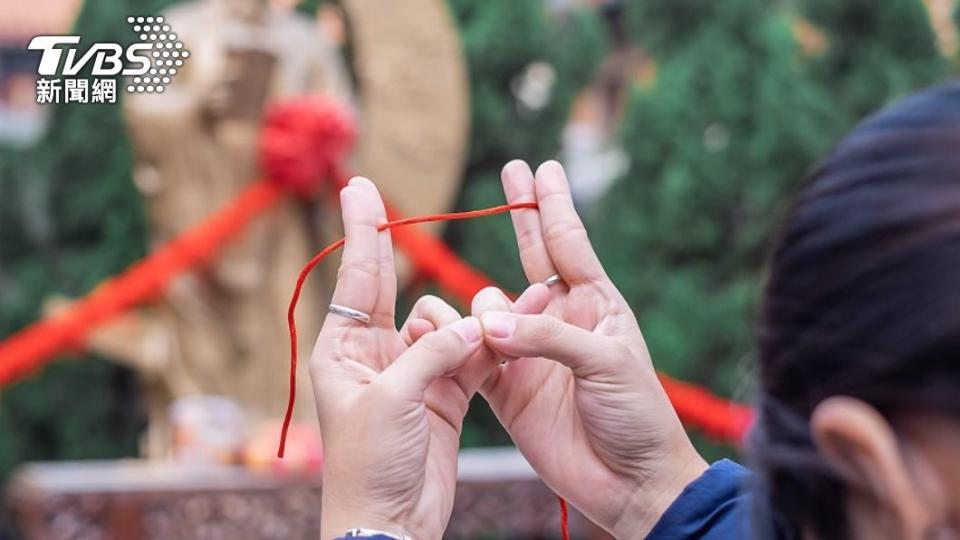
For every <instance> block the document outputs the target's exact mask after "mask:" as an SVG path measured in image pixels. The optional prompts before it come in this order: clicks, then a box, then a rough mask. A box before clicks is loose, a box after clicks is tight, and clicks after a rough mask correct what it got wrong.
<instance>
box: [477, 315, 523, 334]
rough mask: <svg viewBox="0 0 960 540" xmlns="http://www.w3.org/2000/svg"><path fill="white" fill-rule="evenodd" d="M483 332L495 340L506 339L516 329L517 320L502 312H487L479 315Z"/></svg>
mask: <svg viewBox="0 0 960 540" xmlns="http://www.w3.org/2000/svg"><path fill="white" fill-rule="evenodd" d="M481 319H482V320H483V330H484V332H486V333H487V335H489V336H491V337H495V338H508V337H510V336H512V335H513V331H514V330H515V329H516V328H517V318H516V317H514V316H513V315H510V314H509V313H506V312H503V311H488V312H487V313H484V314H483V315H481Z"/></svg>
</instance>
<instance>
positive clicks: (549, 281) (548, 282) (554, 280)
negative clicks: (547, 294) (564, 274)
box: [543, 274, 563, 287]
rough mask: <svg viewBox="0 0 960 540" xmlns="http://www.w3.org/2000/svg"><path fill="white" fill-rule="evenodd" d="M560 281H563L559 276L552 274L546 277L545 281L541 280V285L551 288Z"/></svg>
mask: <svg viewBox="0 0 960 540" xmlns="http://www.w3.org/2000/svg"><path fill="white" fill-rule="evenodd" d="M561 281H563V279H561V278H560V274H554V275H552V276H550V277H548V278H547V279H545V280H543V284H544V285H546V286H547V287H552V286H554V285H556V284H557V283H560V282H561Z"/></svg>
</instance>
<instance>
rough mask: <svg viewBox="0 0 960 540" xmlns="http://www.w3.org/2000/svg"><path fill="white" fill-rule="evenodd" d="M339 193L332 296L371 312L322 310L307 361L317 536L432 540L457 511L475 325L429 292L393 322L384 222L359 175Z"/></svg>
mask: <svg viewBox="0 0 960 540" xmlns="http://www.w3.org/2000/svg"><path fill="white" fill-rule="evenodd" d="M340 202H341V207H342V211H343V224H344V229H345V231H346V244H345V246H344V250H343V258H342V262H341V266H340V272H339V274H338V279H337V285H336V289H335V291H334V294H333V303H335V304H339V305H342V306H346V307H350V308H353V309H356V310H359V311H362V312H364V313H368V314H370V316H371V321H370V323H369V324H363V323H361V322H358V321H355V320H353V319H350V318H347V317H343V316H341V315H337V314H334V313H330V314H328V315H327V318H326V320H325V322H324V324H323V328H322V330H321V331H320V336H319V338H318V339H317V343H316V347H315V349H314V352H313V355H312V357H311V359H310V373H311V377H312V379H313V387H314V392H315V394H316V400H317V409H318V412H319V418H320V429H321V434H322V436H323V442H324V453H325V457H326V467H325V469H324V472H323V501H322V512H321V514H322V515H321V535H322V537H323V538H333V537H334V536H337V535H340V534H342V533H344V532H346V531H347V530H348V529H351V528H355V527H364V528H370V529H379V530H382V531H385V532H389V533H393V534H398V535H401V534H407V535H411V536H413V537H414V538H417V539H425V538H440V537H441V536H442V533H443V530H444V528H445V527H446V524H447V521H448V520H449V519H450V512H451V511H452V509H453V495H454V489H455V487H456V475H457V449H458V446H459V444H458V443H459V436H460V429H461V426H462V421H463V416H464V414H465V413H466V410H467V404H468V401H469V397H470V396H471V395H472V394H473V393H474V391H475V390H476V388H477V387H478V386H479V385H480V383H481V382H482V381H483V376H485V375H486V373H488V372H489V368H488V367H483V369H480V367H473V368H472V367H471V365H470V364H469V362H468V359H470V358H471V356H474V353H475V352H477V351H478V349H480V348H481V345H482V330H481V328H480V324H479V321H477V319H475V318H473V317H468V318H465V319H461V318H460V315H459V314H457V312H456V311H455V310H454V309H453V308H451V307H450V306H447V305H446V304H444V303H443V302H442V301H440V300H439V299H436V298H432V297H427V298H424V299H421V301H420V302H418V303H417V305H416V307H415V308H414V310H413V313H412V315H411V318H410V319H409V321H408V322H407V324H406V325H405V326H404V328H403V330H402V331H401V332H398V331H397V329H396V325H395V322H394V306H395V303H396V289H397V282H396V276H395V270H394V261H393V247H392V244H391V241H390V233H389V231H384V232H377V225H378V224H380V223H383V222H385V221H386V212H385V211H384V207H383V202H382V201H381V200H380V196H379V194H378V192H377V189H376V187H375V186H374V185H373V183H371V182H370V181H369V180H366V179H363V178H354V179H353V180H351V181H350V184H349V185H348V186H347V187H346V188H344V189H343V190H342V191H341V192H340ZM414 341H416V343H413V342H414ZM411 344H412V345H411ZM476 358H480V356H479V355H477V356H476ZM487 360H488V361H489V358H488V359H487ZM476 361H477V360H474V362H476ZM458 368H462V369H460V370H459V371H458V372H457V374H456V375H454V376H446V375H448V374H451V373H453V372H454V371H455V370H457V369H458ZM470 374H472V375H470ZM478 374H480V375H478Z"/></svg>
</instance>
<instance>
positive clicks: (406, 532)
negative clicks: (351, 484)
mask: <svg viewBox="0 0 960 540" xmlns="http://www.w3.org/2000/svg"><path fill="white" fill-rule="evenodd" d="M355 499H357V497H351V496H350V495H349V494H348V493H347V492H345V491H344V490H339V489H337V487H336V486H335V485H333V484H332V483H331V484H326V483H325V484H324V486H323V495H322V500H321V503H320V505H321V506H320V537H321V538H322V539H324V540H329V539H331V538H339V537H341V536H344V534H346V533H347V531H350V530H352V529H358V528H362V529H372V530H377V531H382V532H384V533H387V534H389V535H392V536H397V537H401V538H403V537H411V538H414V539H417V538H421V536H422V535H419V534H417V533H416V531H413V530H411V527H410V524H409V523H406V522H404V520H403V519H401V517H400V516H399V515H398V513H397V512H396V511H392V510H391V509H386V508H378V505H376V504H373V503H371V501H369V500H355ZM393 510H396V509H393Z"/></svg>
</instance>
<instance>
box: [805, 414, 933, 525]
mask: <svg viewBox="0 0 960 540" xmlns="http://www.w3.org/2000/svg"><path fill="white" fill-rule="evenodd" d="M810 430H811V434H812V436H813V440H814V442H815V443H816V445H817V449H818V451H819V453H820V455H821V456H822V457H823V458H824V460H826V462H827V464H828V465H829V466H830V467H831V468H832V469H833V470H834V471H835V472H836V473H837V474H838V475H839V476H840V477H841V478H842V479H843V481H844V482H845V483H846V484H847V487H848V499H847V501H845V502H846V504H847V508H848V515H850V518H851V521H852V522H858V521H860V520H861V519H863V518H866V521H867V522H869V521H871V520H873V523H872V527H876V526H879V525H880V524H879V523H877V522H876V519H882V518H880V516H883V515H886V516H888V517H889V518H892V519H895V520H896V521H897V523H896V524H890V525H893V526H896V527H898V529H899V532H900V534H895V535H894V536H895V537H902V538H919V537H920V536H916V535H918V534H921V535H922V534H923V531H924V530H925V529H926V528H927V525H928V524H929V522H930V516H929V515H928V512H927V511H926V509H925V508H924V504H923V502H922V501H923V497H922V495H923V493H922V491H923V489H922V486H920V485H919V483H918V482H916V481H915V479H914V478H913V476H912V475H911V469H910V467H909V463H908V461H907V458H906V456H904V454H903V452H902V451H901V447H900V444H899V442H898V440H897V436H896V433H895V432H894V430H893V428H892V427H891V426H890V423H889V422H887V420H886V418H884V417H883V415H881V414H880V413H879V412H878V411H877V410H876V409H874V408H873V407H872V406H870V405H869V404H867V403H865V402H863V401H861V400H858V399H854V398H850V397H845V396H834V397H830V398H827V399H825V400H823V401H822V402H821V403H820V404H818V405H817V407H816V408H815V409H814V412H813V414H812V415H811V418H810ZM867 508H872V510H868V512H869V513H870V514H875V515H874V516H865V515H853V514H859V513H860V510H863V509H867ZM878 509H879V510H881V512H879V513H878V512H876V511H877V510H878ZM876 514H879V515H876ZM860 522H861V524H866V525H867V526H868V527H871V525H870V524H867V523H864V522H863V521H860ZM888 532H892V531H888Z"/></svg>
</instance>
